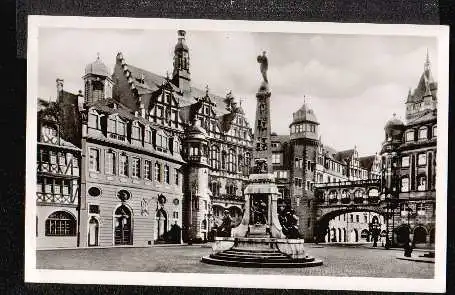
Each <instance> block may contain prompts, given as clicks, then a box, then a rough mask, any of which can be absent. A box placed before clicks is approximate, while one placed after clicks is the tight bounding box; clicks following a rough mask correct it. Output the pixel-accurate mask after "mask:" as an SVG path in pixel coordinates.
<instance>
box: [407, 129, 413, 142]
mask: <svg viewBox="0 0 455 295" xmlns="http://www.w3.org/2000/svg"><path fill="white" fill-rule="evenodd" d="M406 141H414V130H408V131H406Z"/></svg>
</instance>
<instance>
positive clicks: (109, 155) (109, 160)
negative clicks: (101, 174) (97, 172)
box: [105, 151, 116, 175]
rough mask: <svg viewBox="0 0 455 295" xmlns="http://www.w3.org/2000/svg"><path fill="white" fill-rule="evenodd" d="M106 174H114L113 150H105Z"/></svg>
mask: <svg viewBox="0 0 455 295" xmlns="http://www.w3.org/2000/svg"><path fill="white" fill-rule="evenodd" d="M105 167H106V174H111V175H115V168H116V166H115V153H114V152H113V151H107V152H106V164H105Z"/></svg>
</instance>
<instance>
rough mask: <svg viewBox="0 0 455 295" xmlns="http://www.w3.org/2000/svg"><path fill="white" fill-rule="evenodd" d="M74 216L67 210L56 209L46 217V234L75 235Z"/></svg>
mask: <svg viewBox="0 0 455 295" xmlns="http://www.w3.org/2000/svg"><path fill="white" fill-rule="evenodd" d="M75 235H76V218H74V216H73V215H71V214H70V213H68V212H65V211H56V212H54V213H52V214H51V215H49V217H48V218H47V219H46V236H75Z"/></svg>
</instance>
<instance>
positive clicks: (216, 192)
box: [210, 181, 220, 196]
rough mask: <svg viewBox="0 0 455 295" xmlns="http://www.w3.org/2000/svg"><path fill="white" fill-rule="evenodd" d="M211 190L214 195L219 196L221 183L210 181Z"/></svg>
mask: <svg viewBox="0 0 455 295" xmlns="http://www.w3.org/2000/svg"><path fill="white" fill-rule="evenodd" d="M210 191H211V192H212V194H213V195H214V196H218V195H219V194H220V183H219V182H218V181H212V182H211V183H210Z"/></svg>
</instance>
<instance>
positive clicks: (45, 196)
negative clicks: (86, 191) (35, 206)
mask: <svg viewBox="0 0 455 295" xmlns="http://www.w3.org/2000/svg"><path fill="white" fill-rule="evenodd" d="M36 200H37V202H41V203H52V204H66V205H73V204H75V201H76V198H75V197H73V196H71V195H64V194H53V193H39V192H38V193H36Z"/></svg>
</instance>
